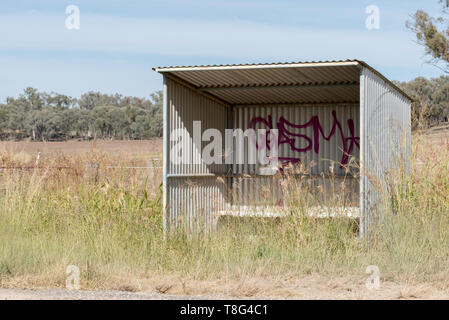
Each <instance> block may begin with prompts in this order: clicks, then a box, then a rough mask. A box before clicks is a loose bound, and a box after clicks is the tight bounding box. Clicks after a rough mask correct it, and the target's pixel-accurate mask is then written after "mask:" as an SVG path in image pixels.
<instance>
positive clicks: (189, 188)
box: [164, 78, 227, 231]
mask: <svg viewBox="0 0 449 320" xmlns="http://www.w3.org/2000/svg"><path fill="white" fill-rule="evenodd" d="M164 90H165V91H166V92H165V95H166V101H165V102H164V104H165V107H166V109H167V110H166V111H165V118H166V119H165V120H166V128H164V129H165V130H164V132H165V134H166V138H165V139H164V143H166V144H167V145H166V146H165V150H164V153H165V154H164V155H165V157H164V160H165V163H164V167H165V170H166V172H164V182H165V195H164V197H165V199H164V200H165V201H164V206H165V221H164V226H165V228H166V230H170V229H178V228H185V229H187V230H191V231H194V230H196V229H198V228H200V229H201V230H204V228H211V227H212V225H213V221H214V212H216V211H217V210H223V209H224V206H225V198H226V182H225V181H224V180H223V178H220V177H219V176H215V174H223V173H225V170H226V167H225V165H218V164H212V165H207V164H205V163H204V162H203V161H202V159H201V150H203V147H204V146H205V145H207V144H208V142H201V145H195V142H194V139H193V137H194V134H193V122H194V121H201V132H200V134H202V133H203V132H204V130H206V129H209V128H215V129H218V130H219V131H220V132H221V134H222V136H223V137H224V129H225V128H226V114H227V110H226V109H227V107H226V106H224V105H222V104H219V103H217V102H215V101H213V100H211V99H208V98H207V97H205V96H203V95H200V94H199V93H197V92H195V91H194V90H192V89H190V88H188V87H186V86H184V85H181V84H179V83H178V82H176V81H174V80H171V79H167V78H166V79H165V85H164ZM176 129H185V131H184V134H183V135H182V136H181V137H180V139H178V141H171V140H172V139H170V134H171V133H173V132H174V130H176ZM167 138H168V139H167ZM178 142H179V143H181V144H182V147H183V150H185V151H187V152H185V153H182V158H183V161H182V163H180V164H175V163H173V161H172V160H173V159H171V156H170V152H171V150H174V146H175V144H178ZM178 146H179V145H178ZM189 156H192V161H191V162H193V163H192V164H189V161H188V157H189Z"/></svg>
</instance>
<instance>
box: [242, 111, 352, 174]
mask: <svg viewBox="0 0 449 320" xmlns="http://www.w3.org/2000/svg"><path fill="white" fill-rule="evenodd" d="M332 117H333V124H332V129H331V130H330V132H329V134H328V135H326V134H325V133H324V130H323V127H322V125H321V123H320V120H319V118H318V116H317V115H314V116H312V117H311V118H310V120H309V121H308V122H306V123H304V124H294V123H291V122H289V121H288V120H287V119H285V118H284V117H282V116H281V117H279V120H278V122H277V129H278V133H279V137H278V144H279V146H280V145H282V144H285V143H286V144H288V145H289V146H290V149H291V150H293V151H296V152H298V153H303V152H308V151H310V150H312V149H313V151H314V152H315V153H316V154H318V153H319V151H320V136H321V137H322V138H323V139H324V140H326V141H329V140H330V139H331V138H332V137H333V136H334V135H335V133H336V132H337V130H338V133H339V135H340V138H341V142H342V146H343V148H342V149H343V155H342V158H341V162H340V167H343V166H344V165H346V164H348V162H349V156H350V154H351V153H352V151H353V149H354V145H355V146H356V147H357V148H358V149H360V144H359V141H360V137H356V136H355V127H354V120H353V119H348V120H347V125H348V129H349V136H348V137H346V136H345V133H344V130H343V127H342V125H341V123H340V121H338V119H337V113H336V111H335V110H332ZM257 123H261V124H263V125H265V126H266V127H267V128H268V130H267V139H266V146H265V147H266V148H267V149H269V148H270V141H269V137H270V135H269V131H270V129H273V119H272V117H271V115H268V116H267V118H263V117H254V118H252V119H251V121H250V123H249V127H250V128H252V129H255V127H256V124H257ZM288 127H290V128H294V129H305V128H308V127H312V130H313V138H311V137H309V136H307V135H305V134H299V133H294V132H291V131H289V130H288V129H287V128H288ZM296 139H304V140H305V141H306V142H307V145H306V146H305V147H303V148H299V147H297V146H296V143H295V142H296ZM256 146H257V148H260V147H259V146H258V145H256ZM279 160H280V161H282V162H284V163H297V162H300V161H301V159H300V158H299V157H279Z"/></svg>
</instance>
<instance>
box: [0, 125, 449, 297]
mask: <svg viewBox="0 0 449 320" xmlns="http://www.w3.org/2000/svg"><path fill="white" fill-rule="evenodd" d="M161 149H162V143H161V140H152V141H91V142H78V141H71V142H65V143H60V142H48V143H42V142H2V143H0V167H3V170H1V171H0V180H1V184H0V287H1V288H63V287H65V281H66V277H67V276H66V273H65V271H66V267H67V266H68V265H76V266H78V267H79V268H80V270H81V288H82V289H85V290H122V291H132V292H146V291H152V292H158V293H161V294H171V295H176V294H180V295H184V296H185V295H203V296H213V297H216V296H219V297H220V296H223V297H242V298H253V297H283V298H299V299H304V298H337V299H338V298H341V299H347V298H376V299H377V298H393V299H403V298H405V299H409V298H448V297H449V228H448V227H449V134H448V132H447V131H445V130H442V131H441V132H439V133H438V135H434V134H432V135H429V134H426V133H421V134H419V135H415V136H414V137H413V159H412V173H411V175H410V176H405V175H403V174H401V173H400V172H399V173H397V176H396V177H395V179H392V183H391V185H390V186H389V190H388V193H387V194H386V196H387V197H388V203H390V206H389V207H388V208H386V211H385V214H384V216H385V218H384V220H382V221H381V222H380V225H379V228H378V230H379V231H378V232H377V233H376V234H375V236H374V238H373V241H372V243H371V245H370V247H369V249H368V248H367V247H366V246H365V244H363V243H360V241H359V238H358V236H357V234H356V233H354V228H353V227H354V226H353V225H351V224H348V223H347V222H346V221H340V220H338V219H334V220H330V221H323V222H319V223H318V222H316V221H315V220H313V219H310V218H309V217H307V216H305V215H304V214H302V212H303V209H304V206H305V205H307V203H305V202H304V201H302V199H303V198H304V197H308V196H310V195H305V193H304V190H296V191H297V193H296V194H293V195H292V199H294V201H296V207H295V208H296V209H294V210H293V212H291V214H290V216H289V218H288V219H285V220H282V221H281V222H279V223H275V224H273V223H271V222H263V221H261V222H259V224H258V225H257V228H256V231H254V226H247V225H246V224H244V223H230V224H229V225H227V226H226V228H222V229H220V231H219V232H218V233H216V234H214V236H213V237H199V238H194V239H193V238H190V237H187V236H186V235H183V234H179V235H176V236H173V237H169V238H164V235H163V232H162V215H161V214H162V210H161V209H162V204H161V188H160V187H161V170H160V169H159V168H156V169H146V168H138V169H132V168H129V167H132V166H141V165H142V166H144V165H145V164H147V163H148V162H147V160H148V159H149V158H151V159H153V158H159V157H160V153H161ZM38 152H40V158H39V163H38V167H39V168H38V169H27V168H25V169H23V168H17V167H20V166H22V167H29V166H34V165H35V163H36V157H37V153H38ZM88 163H98V164H99V168H98V171H96V169H95V170H94V172H92V170H90V169H88V170H86V164H88ZM111 166H112V167H113V168H111ZM156 166H157V165H156ZM7 167H8V168H12V167H15V169H6V168H7ZM88 168H89V167H88ZM294 191H295V190H293V192H294ZM249 228H251V229H249ZM248 234H251V237H249V236H248ZM369 265H376V266H378V267H379V270H380V279H381V286H380V288H379V289H378V290H368V289H367V288H366V287H365V281H366V279H367V277H368V275H367V274H366V273H365V270H366V267H367V266H369Z"/></svg>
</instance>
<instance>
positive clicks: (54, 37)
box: [0, 11, 422, 67]
mask: <svg viewBox="0 0 449 320" xmlns="http://www.w3.org/2000/svg"><path fill="white" fill-rule="evenodd" d="M65 18H66V16H65V14H64V13H61V14H60V15H56V14H51V15H48V14H40V13H36V12H32V13H29V14H27V15H3V16H2V15H0V30H1V31H0V50H1V49H3V50H44V51H67V52H70V51H83V52H100V53H101V52H105V53H125V54H157V55H170V56H190V57H192V56H193V57H195V56H197V57H206V56H207V57H217V58H222V57H226V58H248V57H250V58H252V57H254V58H256V59H268V60H285V59H293V60H295V59H296V60H319V59H345V58H359V59H365V60H367V62H370V63H373V64H377V65H386V66H398V67H401V66H407V65H410V64H411V63H416V62H417V61H419V59H420V58H421V55H422V49H421V48H419V47H418V46H416V45H415V44H414V43H413V42H412V41H411V35H410V34H408V33H406V32H405V31H404V32H387V31H382V29H381V30H378V31H368V30H364V29H358V30H352V29H350V30H348V29H332V28H327V29H315V28H314V29H309V28H306V27H292V26H280V25H270V24H262V23H255V22H249V21H241V20H226V21H224V20H216V21H211V20H203V21H197V20H196V21H195V20H188V19H137V18H128V17H118V16H110V15H94V14H83V12H82V11H81V29H80V30H76V31H75V30H70V31H69V30H67V29H66V28H65V25H64V21H65Z"/></svg>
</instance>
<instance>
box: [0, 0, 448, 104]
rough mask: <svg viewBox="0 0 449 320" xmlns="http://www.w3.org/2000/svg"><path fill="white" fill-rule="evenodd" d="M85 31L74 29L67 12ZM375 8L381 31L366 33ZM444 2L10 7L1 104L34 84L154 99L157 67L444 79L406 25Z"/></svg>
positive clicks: (1, 50)
mask: <svg viewBox="0 0 449 320" xmlns="http://www.w3.org/2000/svg"><path fill="white" fill-rule="evenodd" d="M68 5H77V6H78V7H79V9H80V29H79V30H68V29H67V28H66V27H65V20H66V17H67V15H66V13H65V10H66V7H67V6H68ZM369 5H377V6H378V7H379V8H380V29H379V30H368V29H366V27H365V20H366V18H367V16H368V15H367V14H366V13H365V9H366V7H367V6H369ZM417 9H425V10H426V11H428V12H429V13H431V14H435V15H436V14H438V12H439V5H438V1H437V0H420V1H418V0H394V1H393V0H378V1H374V0H369V1H364V0H357V1H355V0H345V1H335V0H332V1H331V0H328V1H327V0H316V1H310V0H308V1H288V0H278V1H268V0H239V1H237V0H226V1H218V0H215V1H214V0H212V1H205V0H204V1H203V0H201V1H190V0H163V1H162V0H161V1H159V0H148V1H137V0H134V1H132V0H128V1H123V0H122V1H118V0H108V1H105V0H99V1H94V0H78V1H75V0H70V1H65V0H32V1H31V0H15V1H7V2H6V1H2V2H1V3H0V70H1V72H2V77H1V80H0V84H1V85H0V102H4V101H5V99H6V97H8V96H17V95H19V94H20V93H21V92H22V91H23V89H24V88H25V87H27V86H33V87H35V88H38V89H39V90H42V91H48V92H50V91H55V92H60V93H64V94H67V95H71V96H74V97H77V96H80V95H81V94H82V93H84V92H87V91H89V90H95V91H101V92H104V93H116V92H118V93H121V94H124V95H135V96H139V97H149V95H150V93H151V92H154V91H155V90H159V89H161V84H162V79H161V76H160V75H158V74H157V73H155V72H154V71H152V70H151V68H152V67H155V66H169V65H194V64H226V63H253V62H278V61H311V60H338V59H361V60H364V61H366V62H367V63H369V64H370V65H372V66H373V67H375V68H376V69H378V70H379V71H380V72H381V73H383V74H384V75H385V76H387V77H388V78H389V79H392V80H393V79H394V80H411V79H413V78H415V77H417V76H425V77H438V76H440V75H441V74H442V73H441V71H440V70H438V69H437V68H435V67H433V66H430V65H427V64H425V63H424V61H425V58H424V49H423V48H422V47H421V46H419V45H417V44H416V43H415V38H414V35H413V34H412V33H411V32H410V31H408V30H407V29H406V28H405V21H406V20H407V19H408V18H409V16H410V15H411V14H412V13H414V12H415V11H416V10H417Z"/></svg>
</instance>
